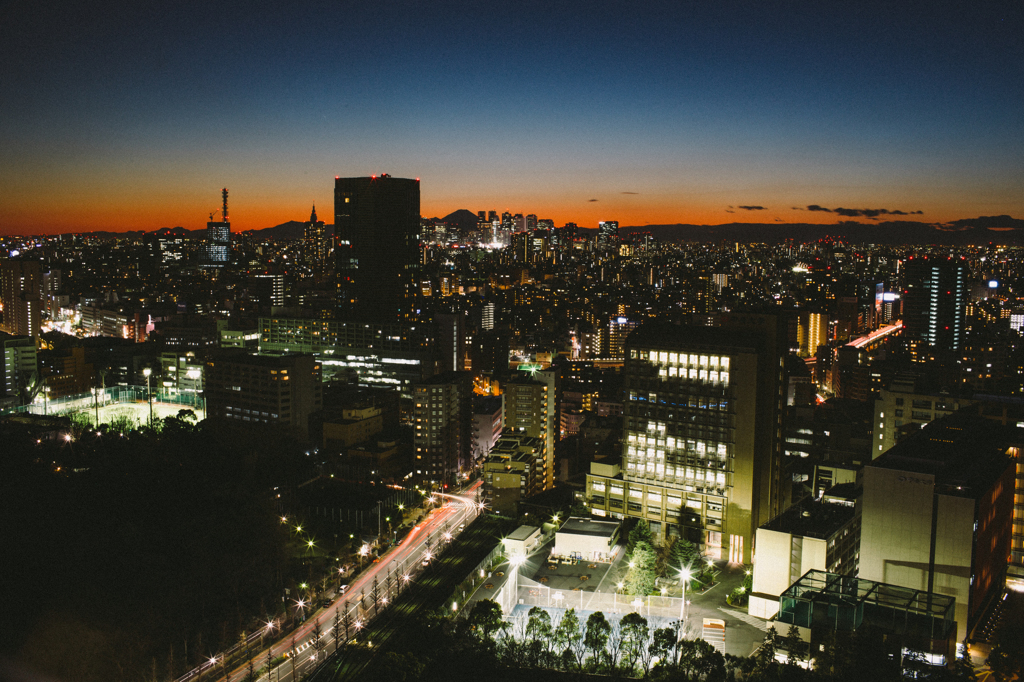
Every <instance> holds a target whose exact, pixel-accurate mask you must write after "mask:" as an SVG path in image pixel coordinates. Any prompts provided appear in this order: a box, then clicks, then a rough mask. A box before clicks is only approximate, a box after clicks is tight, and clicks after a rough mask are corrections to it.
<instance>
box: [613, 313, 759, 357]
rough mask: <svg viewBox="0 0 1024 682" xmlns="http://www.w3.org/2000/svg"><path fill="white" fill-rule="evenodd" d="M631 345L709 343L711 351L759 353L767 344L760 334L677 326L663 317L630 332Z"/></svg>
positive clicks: (634, 346) (718, 328)
mask: <svg viewBox="0 0 1024 682" xmlns="http://www.w3.org/2000/svg"><path fill="white" fill-rule="evenodd" d="M626 345H627V346H629V347H630V348H636V347H638V346H654V347H661V346H664V347H666V348H680V347H683V346H687V347H689V346H693V347H700V346H708V347H709V351H710V352H715V353H728V352H735V351H740V352H747V353H758V352H760V351H761V350H762V349H763V347H764V340H763V339H762V338H761V337H760V335H758V334H744V333H738V330H737V329H732V328H722V327H700V326H695V325H694V326H691V325H678V324H672V323H670V322H663V321H661V320H652V321H650V322H645V323H644V324H643V325H641V326H640V327H637V328H636V329H634V330H633V332H632V333H630V335H629V338H628V339H627V341H626Z"/></svg>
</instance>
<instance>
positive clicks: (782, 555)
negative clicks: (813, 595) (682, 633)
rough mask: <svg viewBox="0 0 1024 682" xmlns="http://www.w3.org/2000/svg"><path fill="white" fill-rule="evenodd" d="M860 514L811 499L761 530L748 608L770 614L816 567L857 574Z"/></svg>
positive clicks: (754, 613) (761, 615)
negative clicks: (858, 515) (788, 591)
mask: <svg viewBox="0 0 1024 682" xmlns="http://www.w3.org/2000/svg"><path fill="white" fill-rule="evenodd" d="M859 544H860V519H859V518H858V517H857V515H856V512H855V510H854V508H853V507H849V506H846V505H845V504H830V503H826V502H818V501H815V500H813V499H811V498H807V499H805V500H804V501H802V502H800V503H798V504H795V505H793V506H792V507H790V508H789V509H787V510H786V511H784V512H783V513H782V514H780V515H779V516H776V517H775V518H774V519H772V520H771V521H769V522H768V523H766V524H764V525H762V526H761V527H760V528H758V529H757V533H756V535H755V544H754V547H755V554H754V575H753V587H752V588H751V593H750V602H749V606H748V610H749V613H750V615H752V616H757V617H758V618H771V617H772V616H774V615H775V614H776V612H777V611H778V608H779V597H780V595H782V593H783V592H785V591H786V590H787V589H788V588H789V586H790V585H792V584H793V583H795V582H796V581H797V580H798V579H799V578H800V576H802V575H804V574H805V573H807V572H808V571H811V570H818V571H827V572H829V573H835V574H837V575H850V576H852V575H857V559H858V550H859Z"/></svg>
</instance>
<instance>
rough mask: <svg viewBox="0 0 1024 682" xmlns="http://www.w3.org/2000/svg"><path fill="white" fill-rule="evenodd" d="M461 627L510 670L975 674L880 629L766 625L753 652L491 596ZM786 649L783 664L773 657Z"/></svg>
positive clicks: (799, 676) (855, 676) (684, 676)
mask: <svg viewBox="0 0 1024 682" xmlns="http://www.w3.org/2000/svg"><path fill="white" fill-rule="evenodd" d="M462 629H463V631H464V632H465V633H467V634H468V635H469V637H470V638H472V639H473V640H475V641H476V642H477V643H478V645H479V646H480V647H482V648H483V649H484V650H485V651H488V652H490V653H491V654H492V655H493V661H494V664H495V665H496V666H498V667H500V668H504V669H507V670H523V669H531V668H533V669H548V670H557V671H563V672H571V673H577V674H578V673H591V674H604V675H613V676H624V677H637V678H649V679H656V680H704V681H707V682H725V681H727V680H734V679H737V678H742V679H745V680H808V681H815V680H827V681H829V682H845V681H847V680H850V681H853V680H867V679H871V680H878V681H880V682H881V681H886V680H892V681H893V682H895V681H896V680H903V679H905V678H906V677H907V676H908V675H909V676H913V677H914V678H916V679H926V680H935V681H939V680H941V681H949V682H953V681H963V680H972V679H974V678H975V676H974V671H973V669H972V668H971V666H970V664H969V662H965V661H958V662H957V664H956V665H955V666H954V667H953V668H952V669H947V668H934V667H931V666H928V665H925V664H924V663H923V661H922V660H921V659H920V658H919V657H916V656H913V655H904V654H903V653H902V651H900V650H898V649H897V650H896V651H887V648H886V646H884V645H883V638H882V635H881V633H878V632H872V631H870V630H862V631H857V632H854V633H838V634H835V633H833V634H832V635H830V636H829V637H827V638H826V640H825V641H824V642H823V643H822V645H821V646H820V647H819V648H818V650H817V651H815V652H813V668H810V667H808V657H809V654H811V652H810V651H809V647H808V646H807V643H806V642H804V641H803V640H802V639H801V637H800V634H799V632H798V630H797V628H796V627H794V626H790V628H789V630H788V631H787V633H786V635H785V636H780V635H779V634H778V633H777V632H776V630H775V628H774V627H772V628H769V630H768V632H767V634H766V636H765V639H764V642H763V643H762V645H761V646H760V648H759V649H758V650H757V652H755V653H754V654H753V655H752V656H749V657H740V656H731V655H728V654H722V653H721V652H719V651H718V650H717V649H715V648H714V647H713V646H712V645H710V644H709V643H707V642H705V641H704V640H702V639H697V640H681V639H680V638H679V632H678V630H677V629H676V628H675V627H662V628H652V627H650V625H649V624H648V621H647V619H646V618H644V617H643V616H641V615H640V614H638V613H628V614H626V615H624V616H623V617H622V618H621V619H619V620H618V621H615V622H613V621H609V620H608V618H607V617H606V616H605V615H604V614H603V613H601V612H595V613H592V614H591V615H590V616H589V617H588V618H587V619H586V620H585V621H582V620H581V619H580V618H579V617H578V616H577V614H576V612H575V610H574V609H569V610H568V611H565V612H564V614H562V615H560V616H559V615H556V616H555V617H554V618H552V616H551V614H550V613H549V612H548V611H546V610H545V609H542V608H540V607H534V608H532V609H531V610H530V611H529V613H528V615H527V616H526V617H525V618H518V619H513V620H511V621H509V620H506V619H505V618H503V616H502V612H501V608H500V606H498V605H497V604H496V603H494V602H489V601H481V602H478V603H477V604H476V605H475V606H474V607H473V609H472V611H471V612H470V614H469V617H468V618H467V620H466V622H465V625H464V626H463V627H462ZM780 652H784V655H783V656H780V658H783V659H784V660H785V662H780V661H779V660H777V654H779V653H780Z"/></svg>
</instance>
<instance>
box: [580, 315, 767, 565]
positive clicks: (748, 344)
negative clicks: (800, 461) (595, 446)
mask: <svg viewBox="0 0 1024 682" xmlns="http://www.w3.org/2000/svg"><path fill="white" fill-rule="evenodd" d="M786 348H787V344H786V329H785V324H784V323H783V322H782V321H781V320H779V319H778V318H776V317H775V316H772V315H738V314H733V315H729V316H724V317H723V318H722V326H721V327H697V326H677V325H673V324H667V323H662V322H648V323H647V324H645V325H644V326H642V327H640V328H639V329H637V330H636V331H634V332H633V334H631V335H630V337H629V340H628V342H627V354H626V361H625V370H624V371H625V386H624V390H625V394H626V396H625V397H626V404H625V414H624V419H623V438H622V441H623V442H622V460H621V466H620V465H614V466H608V465H601V466H597V467H595V468H593V469H592V471H591V474H590V475H589V476H588V477H587V496H588V498H589V503H590V508H591V511H592V513H594V514H595V515H597V516H609V517H613V518H624V517H626V516H630V517H633V518H642V519H647V521H648V522H649V523H650V525H651V529H652V531H653V532H654V534H655V537H656V538H658V539H659V540H664V538H666V537H667V536H674V535H681V536H685V537H687V538H688V539H690V540H691V541H696V542H699V543H701V544H703V545H704V546H705V549H706V551H707V553H708V554H710V555H711V556H721V558H723V559H728V560H730V561H736V562H743V563H749V562H750V559H751V550H752V542H753V538H754V532H755V530H756V529H757V527H758V526H760V525H762V524H764V523H766V522H767V521H769V520H770V519H772V518H774V516H776V515H777V514H778V513H779V512H780V511H781V509H780V507H781V499H782V498H781V495H780V474H781V471H780V468H781V450H782V410H783V406H784V404H785V387H786V381H785V370H784V359H785V352H786Z"/></svg>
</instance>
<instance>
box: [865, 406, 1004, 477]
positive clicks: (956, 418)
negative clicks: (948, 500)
mask: <svg viewBox="0 0 1024 682" xmlns="http://www.w3.org/2000/svg"><path fill="white" fill-rule="evenodd" d="M1022 443H1024V428H1020V427H1018V426H1017V425H1016V423H1009V424H1006V425H1005V426H1004V425H1002V424H1000V423H997V422H994V421H993V420H992V419H986V418H985V417H983V416H981V415H980V414H978V410H977V408H972V407H968V408H965V409H962V410H960V411H958V412H955V413H954V414H951V415H948V416H946V417H942V418H941V419H936V420H935V421H933V422H931V423H929V424H927V425H925V427H924V428H922V429H921V430H920V431H918V432H916V433H914V434H913V435H911V436H910V437H909V438H907V439H906V440H902V441H900V442H899V443H897V444H896V445H894V446H893V447H892V448H890V449H889V450H888V451H886V452H884V453H883V454H882V455H881V456H880V457H878V459H875V460H873V461H872V462H871V463H870V464H869V465H868V466H870V467H874V468H882V469H894V470H897V471H908V472H913V473H918V474H926V475H931V476H934V477H935V483H936V485H938V486H943V487H945V488H946V491H945V492H946V494H959V495H962V496H964V497H973V496H975V495H977V494H980V493H981V492H982V491H983V490H987V489H988V487H989V486H990V485H991V483H992V482H993V481H995V480H996V479H998V478H999V477H1000V476H1001V475H1002V474H1003V472H1004V471H1005V470H1006V467H1007V466H1009V464H1010V456H1009V455H1008V454H1007V449H1008V448H1009V447H1010V446H1011V445H1019V444H1022Z"/></svg>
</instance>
